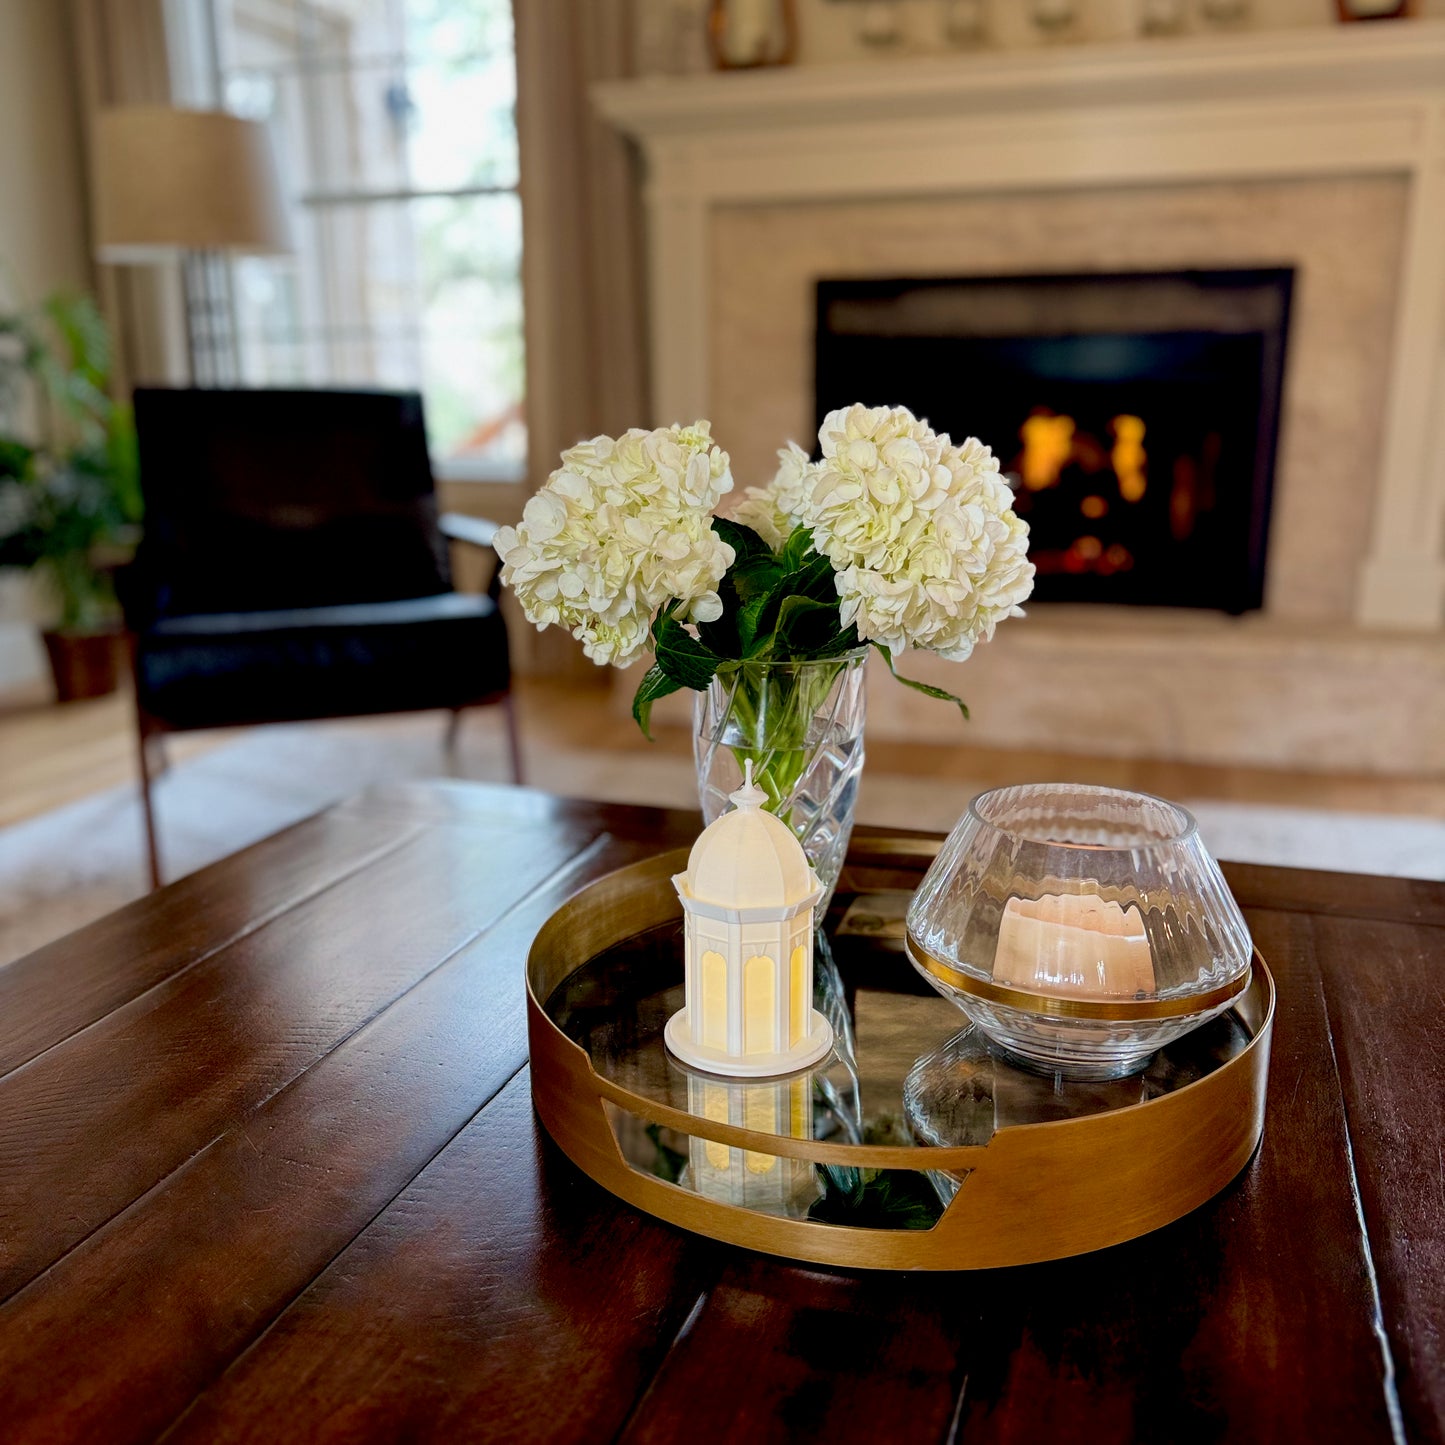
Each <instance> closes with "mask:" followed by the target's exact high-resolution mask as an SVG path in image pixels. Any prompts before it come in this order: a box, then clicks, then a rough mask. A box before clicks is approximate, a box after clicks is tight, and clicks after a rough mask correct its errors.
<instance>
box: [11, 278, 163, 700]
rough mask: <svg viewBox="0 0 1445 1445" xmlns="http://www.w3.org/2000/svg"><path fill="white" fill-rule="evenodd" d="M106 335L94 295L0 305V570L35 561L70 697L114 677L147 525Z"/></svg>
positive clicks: (94, 690) (53, 648)
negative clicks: (134, 546)
mask: <svg viewBox="0 0 1445 1445" xmlns="http://www.w3.org/2000/svg"><path fill="white" fill-rule="evenodd" d="M110 359H111V348H110V336H109V333H108V331H107V329H106V325H105V322H104V320H103V318H102V317H101V315H100V312H99V310H98V309H97V308H96V305H95V303H94V302H93V301H92V300H91V299H90V298H89V297H87V296H76V295H67V294H58V295H55V296H52V297H50V298H49V299H48V300H46V301H45V302H44V303H43V304H42V305H41V306H40V307H39V308H37V309H36V310H33V311H19V312H11V313H3V312H0V566H9V567H25V568H33V569H35V570H36V571H37V572H38V573H39V574H40V576H41V578H42V580H43V582H44V584H45V586H46V588H47V590H48V591H49V592H50V594H51V599H52V602H53V605H54V609H55V613H56V616H57V620H56V625H55V626H54V627H52V628H50V629H48V630H47V631H46V632H45V633H44V639H45V646H46V651H47V652H48V654H49V656H50V666H51V670H52V672H53V673H54V675H55V689H56V695H57V697H58V698H59V699H60V701H62V702H66V701H69V700H71V699H73V698H78V697H98V696H100V695H101V694H103V693H107V692H111V691H113V690H114V688H115V685H116V673H117V667H116V663H117V654H118V652H119V647H120V641H121V638H122V635H123V633H122V628H121V622H120V609H119V607H118V605H117V603H116V598H115V588H114V583H113V573H114V570H115V567H116V565H117V563H119V562H120V561H121V560H123V558H124V556H125V553H126V548H127V546H128V544H129V542H130V540H131V538H132V536H133V534H134V532H135V529H136V525H137V523H138V522H139V521H140V515H141V499H140V483H139V476H138V467H137V462H136V446H135V430H134V426H133V423H132V420H131V414H130V408H129V407H128V406H124V405H121V404H119V403H117V402H115V401H114V400H112V398H111V397H110V395H109V394H108V392H107V390H106V387H107V384H108V382H109V380H110Z"/></svg>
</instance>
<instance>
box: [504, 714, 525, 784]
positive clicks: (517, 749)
mask: <svg viewBox="0 0 1445 1445" xmlns="http://www.w3.org/2000/svg"><path fill="white" fill-rule="evenodd" d="M502 708H503V710H504V711H505V712H506V714H507V751H508V752H509V753H510V755H511V759H512V781H513V782H514V783H516V784H517V785H518V786H519V787H520V786H521V782H522V738H521V734H520V733H519V732H518V730H517V705H516V698H515V694H513V693H510V692H509V693H508V694H507V695H506V697H504V698H503V699H502Z"/></svg>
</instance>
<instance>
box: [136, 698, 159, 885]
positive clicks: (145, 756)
mask: <svg viewBox="0 0 1445 1445" xmlns="http://www.w3.org/2000/svg"><path fill="white" fill-rule="evenodd" d="M136 740H137V743H138V751H139V754H140V801H141V812H142V813H143V814H144V815H145V825H146V860H147V862H148V864H149V866H150V879H151V887H152V888H153V889H154V888H159V887H160V886H161V856H160V849H159V847H158V846H157V843H156V815H155V806H154V804H153V802H152V800H151V781H152V779H151V765H150V746H149V744H150V736H149V734H148V733H147V732H146V727H145V724H144V722H139V721H138V722H137V726H136Z"/></svg>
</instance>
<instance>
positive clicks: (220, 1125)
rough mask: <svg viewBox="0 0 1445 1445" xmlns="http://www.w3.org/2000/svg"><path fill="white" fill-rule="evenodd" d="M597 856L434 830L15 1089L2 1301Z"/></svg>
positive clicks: (33, 1067) (1, 1150)
mask: <svg viewBox="0 0 1445 1445" xmlns="http://www.w3.org/2000/svg"><path fill="white" fill-rule="evenodd" d="M581 841H583V840H582V839H580V838H576V837H568V836H567V835H566V834H565V833H564V834H563V836H559V834H558V832H557V831H556V830H555V829H553V828H547V827H543V828H539V829H534V830H526V829H520V828H519V829H514V830H512V831H511V832H510V833H509V834H508V835H507V836H506V837H505V839H503V838H489V837H487V836H485V835H484V834H480V833H472V832H463V833H459V834H457V835H456V836H446V835H443V834H441V833H438V832H423V833H421V834H419V835H418V836H417V837H416V838H415V839H413V840H412V841H410V842H409V843H407V844H405V845H404V846H403V847H401V848H400V849H398V850H397V851H395V852H393V853H389V854H386V855H385V856H382V857H380V858H379V859H378V860H377V861H376V862H375V863H374V864H373V865H372V866H371V867H369V868H367V869H365V870H364V871H362V872H361V873H358V874H353V875H352V876H351V877H350V878H347V879H345V880H344V881H342V882H340V883H338V884H337V885H335V886H334V887H332V888H330V889H328V890H327V891H326V892H324V893H321V894H319V895H316V896H315V897H312V898H309V899H307V900H305V901H304V902H302V903H301V904H299V905H298V906H297V907H295V908H292V909H290V910H289V911H288V912H286V913H284V914H282V915H281V916H280V917H278V918H275V919H273V920H272V921H271V922H270V923H268V924H266V925H265V926H264V927H262V928H259V929H257V930H255V931H254V932H250V933H246V934H245V935H244V936H242V937H241V938H239V939H238V940H237V941H236V942H234V943H232V944H231V945H230V946H229V947H226V948H224V949H222V950H221V951H220V952H218V953H215V954H213V955H211V956H210V957H208V958H206V959H204V960H203V961H201V962H199V963H198V964H196V965H195V966H194V967H192V968H189V969H187V970H185V971H184V972H182V973H179V974H176V975H174V976H173V977H171V978H169V979H167V980H166V981H165V982H164V983H162V984H160V985H158V986H156V987H153V988H151V989H149V990H147V991H146V992H144V993H141V994H140V995H139V996H137V997H135V998H134V999H132V1001H131V1002H130V1003H127V1004H125V1005H124V1006H123V1007H121V1008H118V1009H116V1010H115V1011H114V1012H112V1013H111V1014H109V1015H108V1016H107V1017H106V1018H105V1019H103V1020H101V1021H100V1022H98V1023H96V1024H94V1025H92V1026H91V1027H90V1028H89V1029H87V1030H85V1032H84V1033H83V1034H79V1035H75V1036H73V1037H72V1038H70V1039H68V1040H67V1041H66V1042H64V1043H62V1044H60V1045H58V1046H57V1047H55V1048H52V1049H50V1050H48V1051H47V1052H46V1053H44V1054H43V1055H41V1056H40V1057H38V1058H36V1059H34V1060H33V1061H32V1062H31V1063H30V1064H28V1065H26V1066H25V1067H23V1068H21V1069H17V1070H14V1071H13V1072H11V1073H10V1074H9V1075H7V1076H6V1077H5V1078H4V1079H3V1080H0V1218H4V1219H5V1220H6V1221H8V1222H9V1227H7V1229H6V1230H5V1233H4V1236H3V1238H0V1298H3V1297H4V1296H6V1295H9V1294H10V1293H12V1292H13V1291H14V1290H15V1289H17V1288H19V1287H20V1286H21V1285H23V1284H25V1283H26V1282H27V1281H28V1280H30V1279H31V1278H33V1277H34V1275H35V1274H36V1273H38V1272H39V1271H40V1270H41V1269H44V1268H45V1267H46V1266H48V1265H50V1264H51V1263H53V1262H54V1261H55V1260H56V1259H57V1258H59V1256H60V1255H62V1254H63V1253H64V1252H65V1251H66V1250H67V1249H69V1248H70V1247H72V1246H73V1245H74V1244H76V1243H77V1242H78V1241H79V1240H81V1239H83V1238H85V1236H86V1235H87V1234H89V1233H90V1232H91V1231H92V1230H93V1229H95V1228H97V1227H98V1226H99V1225H101V1224H103V1223H104V1222H105V1221H106V1220H107V1219H110V1218H111V1217H112V1216H113V1215H115V1214H116V1213H118V1212H119V1211H120V1210H121V1209H123V1208H125V1206H126V1205H128V1204H129V1203H131V1201H132V1200H134V1199H136V1198H137V1197H138V1196H139V1195H140V1194H142V1193H144V1192H145V1191H146V1190H147V1189H150V1188H151V1187H152V1186H153V1185H155V1184H156V1183H157V1182H158V1181H159V1180H161V1179H163V1178H164V1177H165V1176H166V1175H167V1174H169V1173H170V1172H171V1171H172V1170H173V1169H176V1168H178V1167H179V1166H180V1165H181V1164H183V1163H184V1162H185V1161H186V1160H187V1159H188V1158H190V1157H191V1156H192V1155H193V1154H195V1153H197V1152H198V1151H199V1150H201V1149H204V1148H205V1147H206V1146H207V1145H208V1144H210V1143H211V1142H212V1140H214V1139H216V1138H217V1137H218V1136H219V1135H220V1134H221V1133H223V1132H224V1131H225V1130H226V1129H227V1128H228V1127H230V1126H232V1125H234V1124H235V1123H236V1122H237V1121H238V1120H239V1119H240V1118H241V1117H242V1116H243V1115H245V1114H246V1113H247V1112H248V1111H249V1110H251V1109H253V1108H255V1107H256V1105H258V1104H260V1103H261V1102H262V1101H264V1100H265V1099H267V1098H269V1097H270V1096H271V1095H272V1094H274V1093H275V1092H276V1091H277V1090H279V1089H281V1088H284V1087H285V1085H286V1084H288V1083H289V1082H291V1080H293V1079H294V1078H296V1077H297V1076H298V1075H299V1074H301V1073H302V1072H303V1071H304V1070H305V1069H307V1068H309V1067H310V1066H311V1065H312V1064H314V1063H315V1062H316V1061H317V1060H318V1059H319V1058H322V1057H324V1056H325V1055H326V1054H327V1053H328V1052H329V1051H330V1050H331V1049H333V1048H335V1047H336V1045H337V1044H338V1043H340V1042H341V1041H342V1040H343V1039H345V1038H346V1037H347V1036H348V1035H349V1034H351V1033H353V1032H355V1031H356V1030H357V1029H358V1028H360V1027H361V1026H362V1025H364V1024H365V1023H366V1022H367V1021H368V1020H369V1019H370V1018H372V1017H373V1016H374V1015H375V1014H376V1013H378V1012H379V1011H380V1010H381V1009H383V1008H384V1007H385V1006H386V1005H387V1004H389V1003H391V1002H392V1001H393V1000H394V999H396V998H397V997H399V996H400V995H401V994H402V993H404V992H406V990H407V989H408V988H410V987H412V986H413V985H414V984H415V983H417V982H418V980H420V979H421V978H423V977H425V976H426V975H427V974H428V973H430V972H431V971H432V970H433V969H434V968H436V967H437V966H438V965H439V964H441V963H442V962H443V961H444V960H445V959H447V958H448V957H450V956H451V955H452V954H453V953H455V952H456V951H457V950H458V949H460V948H462V947H463V946H464V945H465V944H467V943H468V942H470V941H471V939H472V938H474V937H475V936H476V935H477V933H478V932H479V931H480V929H481V928H483V927H484V926H485V925H486V924H487V923H489V922H491V921H492V920H493V919H494V918H495V917H496V916H497V915H498V914H499V913H500V912H502V911H503V910H504V909H505V908H506V907H507V906H508V905H509V904H510V903H511V902H513V901H514V900H515V898H516V896H517V893H518V892H521V891H524V890H526V889H527V888H530V887H532V886H534V885H535V884H536V883H537V882H539V881H540V880H541V879H542V878H543V877H545V876H546V874H547V873H548V872H550V871H551V870H552V869H553V868H554V867H555V866H556V860H557V853H558V851H559V848H561V849H562V850H563V851H564V856H565V853H567V852H573V851H575V850H576V848H577V846H579V844H580V843H581ZM501 848H505V851H506V860H507V861H506V868H505V871H501V870H499V869H497V867H496V866H495V865H496V859H497V854H498V851H499V849H501ZM3 984H4V975H3V974H0V1011H3V1008H4V995H3ZM82 1162H83V1166H84V1167H83V1169H78V1168H77V1165H78V1164H81V1163H82ZM57 1198H62V1199H64V1200H65V1208H64V1209H62V1210H57V1209H55V1208H53V1207H52V1206H53V1202H54V1201H55V1200H56V1199H57Z"/></svg>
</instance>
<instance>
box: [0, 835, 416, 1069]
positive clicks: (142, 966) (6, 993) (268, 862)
mask: <svg viewBox="0 0 1445 1445" xmlns="http://www.w3.org/2000/svg"><path fill="white" fill-rule="evenodd" d="M419 831H420V824H419V823H417V822H415V821H412V822H407V821H405V820H401V819H396V820H392V819H385V820H377V821H376V822H375V823H374V824H373V825H372V826H371V827H369V828H366V829H358V828H357V827H356V826H355V825H354V824H351V825H348V824H347V823H346V822H345V821H343V820H341V819H338V818H336V817H334V816H332V815H331V814H327V813H323V814H321V815H320V816H319V817H316V818H311V819H308V820H307V821H306V822H304V823H301V824H299V825H298V826H297V827H295V828H290V829H288V830H287V831H286V832H284V833H279V834H277V835H276V836H275V837H274V838H268V839H267V840H266V841H265V842H264V843H259V844H257V846H256V847H255V848H254V849H253V850H251V851H250V853H249V854H248V858H247V864H246V886H245V887H244V888H238V887H237V886H236V867H235V865H234V864H233V863H232V862H231V861H230V860H226V861H225V862H222V863H217V864H214V865H212V866H211V867H209V868H203V869H201V870H200V871H199V872H197V873H193V874H191V875H190V877H188V878H184V879H182V880H181V881H180V882H178V883H176V884H175V885H174V886H173V887H171V888H168V889H166V891H165V892H164V893H162V894H160V895H158V896H157V897H155V898H154V899H150V898H143V899H140V900H138V901H137V902H135V903H132V904H130V905H129V906H128V907H125V908H121V909H117V910H116V912H114V913H111V914H109V915H107V916H106V917H105V918H102V919H100V920H98V921H97V922H95V923H92V924H90V925H89V926H88V927H86V928H82V929H79V930H78V931H77V932H75V933H72V934H70V935H69V936H67V937H65V938H61V939H58V940H57V941H56V942H54V943H51V944H47V945H46V946H45V947H44V948H41V949H37V950H36V951H35V952H34V953H32V954H29V955H28V956H27V957H25V958H21V959H17V960H16V961H15V962H14V963H12V964H10V965H9V966H8V967H7V968H6V969H5V970H4V972H3V974H0V1075H3V1074H6V1073H8V1072H9V1071H10V1070H11V1069H14V1068H18V1067H19V1066H20V1065H21V1064H23V1063H26V1062H27V1061H28V1060H30V1059H32V1058H34V1057H35V1056H36V1055H37V1054H39V1053H42V1052H43V1051H44V1050H45V1049H48V1048H50V1047H52V1046H53V1045H54V1044H56V1043H59V1042H60V1040H62V1039H65V1038H69V1037H70V1035H71V1034H74V1033H77V1032H78V1031H79V1030H81V1029H83V1028H85V1027H87V1026H88V1025H89V1024H92V1023H94V1022H96V1020H97V1019H102V1018H104V1017H105V1016H106V1015H107V1014H108V1013H110V1012H112V1010H114V1009H117V1008H119V1007H120V1006H121V1005H122V1004H125V1003H129V1002H130V1000H131V999H133V998H135V997H136V996H137V995H138V994H140V993H142V992H144V991H145V990H146V989H147V988H151V987H153V986H154V985H156V984H158V983H160V982H162V981H163V980H164V979H167V978H171V977H173V976H174V975H176V974H178V973H180V972H182V971H183V970H184V969H187V968H189V967H191V965H192V964H195V963H198V962H200V961H201V960H202V959H204V958H208V957H210V956H211V955H212V954H214V953H217V952H219V951H220V950H221V949H223V948H225V947H226V946H227V945H228V944H232V943H236V942H238V941H239V940H240V939H241V938H242V937H244V936H245V935H246V934H248V933H254V932H255V931H256V929H258V928H261V927H263V926H264V925H265V924H266V923H268V922H270V920H271V919H273V918H278V917H280V915H281V914H283V913H285V912H286V911H287V910H288V909H290V908H294V907H295V906H296V905H297V904H298V903H301V902H303V901H304V900H306V899H308V898H311V897H314V896H315V895H316V894H319V893H322V892H324V891H325V890H326V889H327V888H329V887H331V886H332V885H333V884H335V883H338V882H340V881H341V880H342V879H343V878H346V877H348V876H349V875H350V874H352V873H354V872H356V871H357V870H359V869H361V868H364V867H366V866H367V864H369V863H371V862H374V861H375V860H376V859H378V858H379V857H381V856H382V855H384V854H386V853H389V852H392V851H394V850H395V849H397V848H399V847H401V846H402V845H403V844H405V843H406V842H407V841H409V840H410V839H412V838H414V837H416V836H417V834H418V832H419ZM118 956H119V957H121V958H123V959H124V961H125V967H124V968H123V969H122V968H117V967H116V960H117V957H118Z"/></svg>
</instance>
